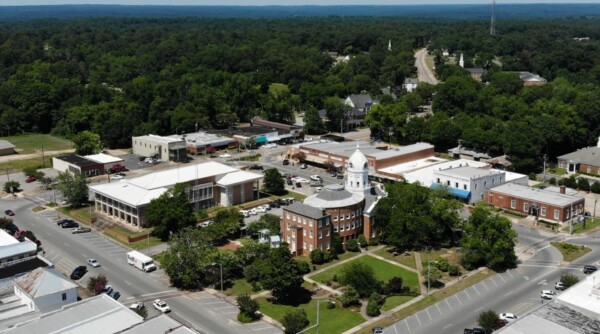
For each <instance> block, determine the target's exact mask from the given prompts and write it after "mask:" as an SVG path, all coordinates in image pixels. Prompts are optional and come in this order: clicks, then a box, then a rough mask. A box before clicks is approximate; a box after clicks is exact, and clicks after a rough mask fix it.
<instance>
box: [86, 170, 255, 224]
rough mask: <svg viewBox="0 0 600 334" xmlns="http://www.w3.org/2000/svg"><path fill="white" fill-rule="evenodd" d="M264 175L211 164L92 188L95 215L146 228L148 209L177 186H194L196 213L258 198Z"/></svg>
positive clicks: (160, 172)
mask: <svg viewBox="0 0 600 334" xmlns="http://www.w3.org/2000/svg"><path fill="white" fill-rule="evenodd" d="M263 177H264V176H263V175H262V174H257V173H252V172H247V171H243V170H239V169H238V168H235V167H231V166H228V165H225V164H222V163H220V162H215V161H209V162H205V163H200V164H193V165H187V166H184V167H180V168H174V169H169V170H163V171H159V172H155V173H150V174H146V175H143V176H140V177H136V178H130V179H123V180H121V181H119V182H111V183H106V184H99V185H93V186H90V187H89V190H90V193H91V196H92V199H93V201H94V209H95V212H96V213H98V214H100V215H103V216H105V217H107V218H110V219H112V220H115V221H118V222H123V223H127V224H131V225H133V226H139V227H141V226H143V225H144V222H145V219H144V217H145V208H146V206H147V205H148V204H149V203H150V201H152V200H153V199H155V198H158V197H160V196H161V195H162V194H164V193H165V192H167V191H168V190H169V189H171V188H173V187H174V186H175V185H176V184H177V183H184V184H187V185H189V186H190V192H189V200H190V203H192V204H193V206H194V208H195V209H199V208H207V207H212V206H217V205H220V206H230V205H237V204H242V203H245V202H248V201H252V200H254V199H256V197H258V189H259V180H261V179H262V178H263Z"/></svg>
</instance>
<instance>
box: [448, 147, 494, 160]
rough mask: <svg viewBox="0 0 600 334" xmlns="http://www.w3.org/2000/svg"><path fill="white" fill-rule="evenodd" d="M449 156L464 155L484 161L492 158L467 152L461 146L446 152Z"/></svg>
mask: <svg viewBox="0 0 600 334" xmlns="http://www.w3.org/2000/svg"><path fill="white" fill-rule="evenodd" d="M448 153H449V154H464V155H470V156H472V157H474V158H484V159H491V158H492V157H490V156H489V154H487V153H481V152H477V151H474V150H469V149H467V148H465V147H463V146H457V147H455V148H451V149H449V150H448Z"/></svg>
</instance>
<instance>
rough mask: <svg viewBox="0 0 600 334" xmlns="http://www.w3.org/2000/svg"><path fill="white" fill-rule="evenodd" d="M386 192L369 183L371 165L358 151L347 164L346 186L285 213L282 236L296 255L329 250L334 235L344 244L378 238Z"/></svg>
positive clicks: (323, 192) (330, 189) (332, 188)
mask: <svg viewBox="0 0 600 334" xmlns="http://www.w3.org/2000/svg"><path fill="white" fill-rule="evenodd" d="M383 196H385V192H384V191H383V190H381V189H380V188H378V187H375V186H372V185H371V183H370V181H369V162H368V160H367V157H366V156H365V155H364V154H363V153H362V152H361V150H360V147H358V146H357V147H356V149H355V151H354V153H353V154H352V155H351V156H350V158H349V159H348V161H347V164H346V184H345V186H344V185H341V184H332V185H328V186H326V187H324V188H323V190H321V192H319V193H318V194H315V195H312V196H309V197H307V198H306V199H305V200H304V202H303V203H297V204H294V205H291V206H289V207H286V208H284V209H283V217H282V219H281V226H280V227H281V234H282V239H283V241H285V242H287V243H288V244H289V247H290V251H292V252H293V253H294V254H296V255H309V254H310V252H311V251H313V250H314V249H316V248H320V249H322V250H327V249H329V248H330V247H331V242H332V239H333V236H334V235H339V236H340V237H341V239H342V242H343V243H344V244H345V243H346V242H347V241H348V240H351V239H356V238H358V236H359V235H361V234H363V235H364V236H365V237H366V238H367V240H370V239H371V238H372V237H374V236H376V231H375V228H374V225H375V224H376V220H375V217H374V212H375V206H376V205H377V202H378V201H379V199H380V198H382V197H383Z"/></svg>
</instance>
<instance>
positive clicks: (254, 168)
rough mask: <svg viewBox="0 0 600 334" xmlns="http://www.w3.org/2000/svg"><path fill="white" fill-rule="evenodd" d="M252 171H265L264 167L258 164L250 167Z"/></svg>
mask: <svg viewBox="0 0 600 334" xmlns="http://www.w3.org/2000/svg"><path fill="white" fill-rule="evenodd" d="M250 169H252V170H264V168H263V166H261V165H257V164H254V165H252V166H250Z"/></svg>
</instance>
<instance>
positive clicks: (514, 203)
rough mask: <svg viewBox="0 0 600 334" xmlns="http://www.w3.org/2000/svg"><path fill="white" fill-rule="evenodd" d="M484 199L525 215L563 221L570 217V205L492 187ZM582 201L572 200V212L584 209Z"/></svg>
mask: <svg viewBox="0 0 600 334" xmlns="http://www.w3.org/2000/svg"><path fill="white" fill-rule="evenodd" d="M485 200H486V201H487V203H488V204H491V205H493V206H496V207H499V208H503V209H507V210H512V211H516V212H521V213H524V214H527V215H534V216H537V217H538V218H539V219H542V220H551V221H558V222H561V223H563V222H565V221H568V220H569V219H570V211H571V205H567V206H563V207H559V206H555V205H551V204H548V203H543V202H540V201H539V200H537V199H531V198H520V197H515V196H510V195H507V194H504V193H498V192H494V190H493V189H490V190H488V191H487V192H486V199H485ZM584 203H585V200H584V199H583V198H580V199H577V200H576V201H574V202H573V205H572V207H573V212H575V214H581V213H582V212H583V211H584V207H585V204H584ZM536 211H537V212H536Z"/></svg>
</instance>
